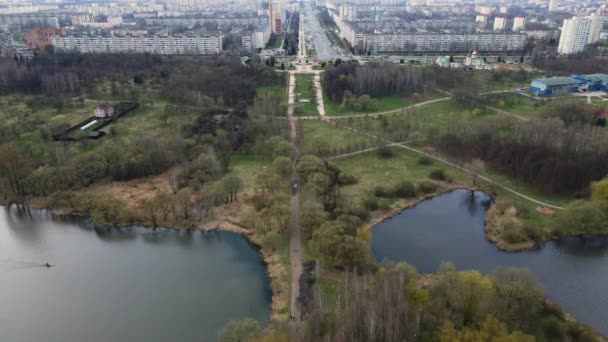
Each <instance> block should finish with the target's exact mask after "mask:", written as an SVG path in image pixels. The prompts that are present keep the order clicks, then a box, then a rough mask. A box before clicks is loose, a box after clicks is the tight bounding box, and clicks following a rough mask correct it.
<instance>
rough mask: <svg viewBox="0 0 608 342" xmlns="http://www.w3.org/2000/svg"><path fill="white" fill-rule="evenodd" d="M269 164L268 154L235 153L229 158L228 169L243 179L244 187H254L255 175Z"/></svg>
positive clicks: (255, 184) (270, 160)
mask: <svg viewBox="0 0 608 342" xmlns="http://www.w3.org/2000/svg"><path fill="white" fill-rule="evenodd" d="M271 165H272V158H271V156H270V155H259V154H236V155H234V156H233V157H232V158H231V159H230V171H231V172H234V173H235V174H236V175H237V176H239V178H241V179H242V180H243V184H244V188H245V189H251V188H255V187H256V186H257V181H256V177H257V175H258V174H259V173H260V172H261V171H262V170H263V169H264V168H265V167H270V166H271Z"/></svg>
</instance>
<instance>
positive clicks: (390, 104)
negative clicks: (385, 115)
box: [324, 92, 445, 116]
mask: <svg viewBox="0 0 608 342" xmlns="http://www.w3.org/2000/svg"><path fill="white" fill-rule="evenodd" d="M443 96H445V95H443V94H441V93H438V92H430V93H429V94H427V95H423V94H411V95H409V96H397V95H390V96H380V97H374V98H373V99H374V100H376V103H377V106H376V107H375V108H372V109H368V110H361V111H355V110H353V109H351V108H345V107H344V106H341V104H339V103H336V102H334V101H332V100H331V99H330V97H329V96H324V100H325V112H326V113H327V115H334V116H345V115H351V114H366V113H377V112H385V111H391V110H396V109H399V108H403V107H407V106H411V105H413V104H416V103H420V102H424V101H428V100H433V99H437V98H440V97H443Z"/></svg>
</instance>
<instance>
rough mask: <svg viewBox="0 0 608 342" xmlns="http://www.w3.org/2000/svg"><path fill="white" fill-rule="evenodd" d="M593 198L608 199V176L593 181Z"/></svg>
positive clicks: (598, 199)
mask: <svg viewBox="0 0 608 342" xmlns="http://www.w3.org/2000/svg"><path fill="white" fill-rule="evenodd" d="M591 199H592V200H594V201H608V177H606V178H604V179H602V180H600V181H597V182H593V183H591Z"/></svg>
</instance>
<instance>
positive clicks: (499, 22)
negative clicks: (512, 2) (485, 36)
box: [494, 16, 507, 31]
mask: <svg viewBox="0 0 608 342" xmlns="http://www.w3.org/2000/svg"><path fill="white" fill-rule="evenodd" d="M506 27H507V18H506V17H501V16H498V17H496V18H494V31H503V30H504V29H505V28H506Z"/></svg>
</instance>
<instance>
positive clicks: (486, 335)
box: [439, 315, 536, 342]
mask: <svg viewBox="0 0 608 342" xmlns="http://www.w3.org/2000/svg"><path fill="white" fill-rule="evenodd" d="M439 341H440V342H484V341H487V342H534V341H536V340H535V339H534V337H533V336H530V335H527V334H525V333H523V332H521V331H513V332H509V329H508V328H507V326H506V325H505V324H504V323H502V322H500V321H499V320H497V319H496V318H494V317H493V316H491V315H488V316H486V318H485V319H484V321H483V322H482V323H481V325H480V326H479V328H478V329H476V328H469V327H467V328H464V329H462V330H458V329H456V328H455V327H454V323H452V322H451V321H445V322H444V323H443V324H442V326H441V329H440V330H439Z"/></svg>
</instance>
